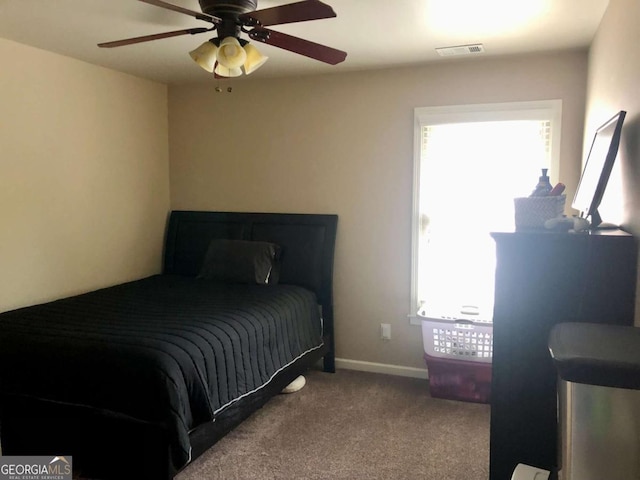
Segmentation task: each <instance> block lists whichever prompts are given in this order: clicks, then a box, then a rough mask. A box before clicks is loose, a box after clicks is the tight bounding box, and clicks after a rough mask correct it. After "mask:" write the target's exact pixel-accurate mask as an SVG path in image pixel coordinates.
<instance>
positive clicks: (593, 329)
mask: <svg viewBox="0 0 640 480" xmlns="http://www.w3.org/2000/svg"><path fill="white" fill-rule="evenodd" d="M549 350H550V352H551V356H552V358H553V360H554V363H555V365H556V367H557V370H558V378H559V382H558V383H559V385H558V392H559V394H558V398H559V424H560V432H559V433H560V436H561V442H560V443H561V445H562V447H561V452H559V453H560V465H561V468H560V474H559V478H560V479H561V480H603V479H612V480H613V479H615V480H632V479H633V480H637V479H638V478H640V460H639V459H640V328H636V327H622V326H613V325H602V324H590V323H561V324H557V325H556V326H554V328H553V329H552V330H551V333H550V337H549Z"/></svg>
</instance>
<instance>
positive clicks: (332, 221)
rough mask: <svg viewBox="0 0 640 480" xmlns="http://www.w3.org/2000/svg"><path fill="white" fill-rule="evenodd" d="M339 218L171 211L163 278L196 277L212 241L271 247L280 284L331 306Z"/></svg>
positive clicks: (288, 214) (310, 215) (284, 214)
mask: <svg viewBox="0 0 640 480" xmlns="http://www.w3.org/2000/svg"><path fill="white" fill-rule="evenodd" d="M337 224H338V216H337V215H317V214H295V213H240V212H195V211H173V212H171V216H170V218H169V227H168V231H167V239H166V244H165V255H164V273H166V274H178V275H187V276H196V275H197V274H198V272H199V270H200V266H201V264H202V261H203V259H204V256H205V253H206V251H207V248H208V246H209V242H210V241H211V240H212V239H214V238H229V239H239V240H260V241H269V242H273V243H276V244H278V245H280V247H281V248H282V256H281V269H280V283H289V284H295V285H301V286H304V287H306V288H309V289H310V290H313V291H314V292H315V293H316V296H317V297H318V302H319V303H320V304H322V305H323V307H325V308H326V307H328V306H331V305H332V304H333V299H332V291H333V252H334V247H335V240H336V228H337Z"/></svg>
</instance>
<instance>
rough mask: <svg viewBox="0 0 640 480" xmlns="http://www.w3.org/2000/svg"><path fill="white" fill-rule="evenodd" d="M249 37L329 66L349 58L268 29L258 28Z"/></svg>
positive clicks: (344, 53) (336, 51)
mask: <svg viewBox="0 0 640 480" xmlns="http://www.w3.org/2000/svg"><path fill="white" fill-rule="evenodd" d="M249 37H250V38H251V39H253V40H256V41H258V42H262V43H266V44H267V45H273V46H274V47H280V48H283V49H285V50H289V51H290V52H295V53H298V54H300V55H304V56H305V57H309V58H313V59H315V60H319V61H321V62H324V63H328V64H329V65H337V64H338V63H340V62H343V61H344V59H345V58H347V52H343V51H342V50H336V49H335V48H331V47H327V46H326V45H321V44H319V43H314V42H310V41H309V40H304V39H302V38H298V37H293V36H291V35H287V34H285V33H281V32H276V31H274V30H269V29H267V28H262V27H256V28H254V29H253V30H251V31H250V32H249Z"/></svg>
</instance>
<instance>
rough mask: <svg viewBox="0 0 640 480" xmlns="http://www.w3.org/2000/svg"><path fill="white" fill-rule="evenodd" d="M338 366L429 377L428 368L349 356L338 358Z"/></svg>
mask: <svg viewBox="0 0 640 480" xmlns="http://www.w3.org/2000/svg"><path fill="white" fill-rule="evenodd" d="M336 368H343V369H345V370H358V371H361V372H373V373H384V374H386V375H398V376H400V377H413V378H424V379H427V378H428V375H427V369H426V368H415V367H403V366H400V365H389V364H387V363H374V362H363V361H360V360H349V359H347V358H336Z"/></svg>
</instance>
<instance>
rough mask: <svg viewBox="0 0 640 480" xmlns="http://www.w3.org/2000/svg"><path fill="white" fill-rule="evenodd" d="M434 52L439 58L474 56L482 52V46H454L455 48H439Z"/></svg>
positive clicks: (476, 44)
mask: <svg viewBox="0 0 640 480" xmlns="http://www.w3.org/2000/svg"><path fill="white" fill-rule="evenodd" d="M436 52H438V55H440V56H441V57H451V56H454V55H475V54H477V53H483V52H484V45H482V44H481V43H474V44H471V45H456V46H455V47H440V48H436Z"/></svg>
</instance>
